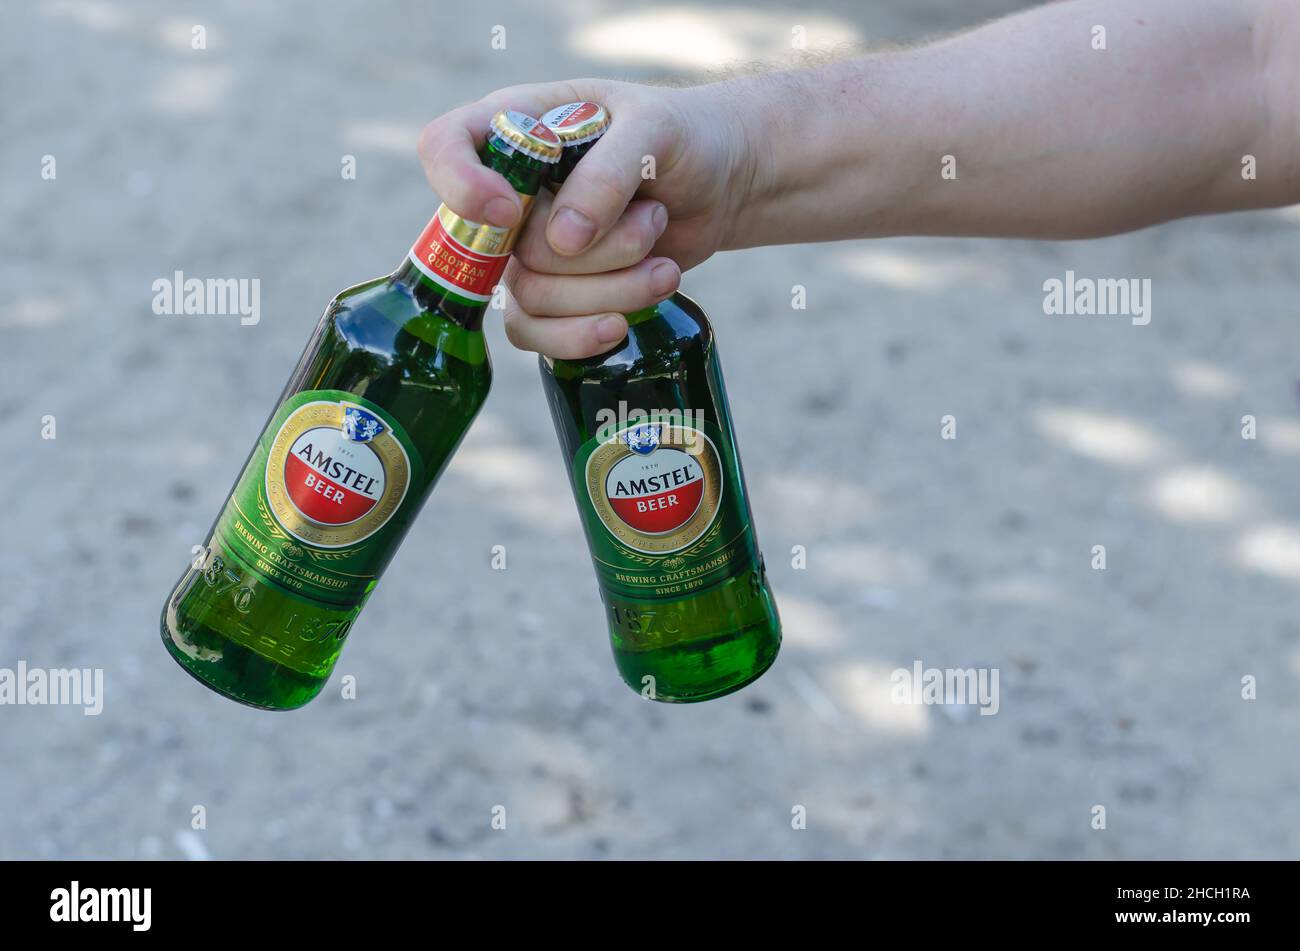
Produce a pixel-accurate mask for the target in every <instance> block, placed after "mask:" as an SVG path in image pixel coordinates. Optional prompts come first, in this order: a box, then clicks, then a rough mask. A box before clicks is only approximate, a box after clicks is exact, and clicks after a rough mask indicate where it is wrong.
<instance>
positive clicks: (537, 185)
mask: <svg viewBox="0 0 1300 951" xmlns="http://www.w3.org/2000/svg"><path fill="white" fill-rule="evenodd" d="M479 158H480V159H481V160H482V162H483V164H484V165H486V166H487V167H488V168H490V169H492V170H494V171H497V172H500V173H501V174H502V175H503V176H505V178H506V180H507V181H509V182H510V184H511V186H512V187H513V188H514V190H515V191H516V192H517V193H518V195H519V198H520V200H521V201H522V203H523V214H522V215H521V216H520V219H519V221H518V222H517V223H516V224H515V226H514V227H512V228H494V227H492V226H490V225H486V224H481V223H479V222H474V221H467V220H466V219H464V218H462V217H460V216H459V215H457V214H456V213H455V212H453V211H452V210H451V209H450V208H448V207H447V206H446V205H442V206H440V207H439V208H438V211H437V213H436V214H435V215H434V216H433V219H432V220H431V221H430V222H429V224H428V225H427V226H426V227H425V229H424V231H423V232H421V234H420V237H419V238H417V239H416V241H415V244H414V245H413V246H412V247H411V250H410V252H409V253H408V254H407V256H406V260H405V261H403V262H402V263H401V264H400V265H399V266H398V268H397V270H396V271H394V272H393V274H392V275H391V277H390V278H389V280H391V281H392V282H393V283H395V284H399V285H401V286H404V287H406V288H407V289H408V290H409V291H410V293H411V295H412V296H413V297H414V298H415V300H416V302H417V303H418V304H419V305H420V307H421V308H422V309H424V310H432V311H436V312H438V313H439V314H441V315H443V316H444V317H446V318H447V319H448V320H450V321H452V322H453V323H455V324H458V325H459V326H461V327H464V328H465V329H466V330H471V331H478V330H481V329H482V327H483V314H484V312H485V311H486V310H487V305H488V304H489V303H490V302H491V300H492V295H493V293H494V292H495V289H496V286H497V283H498V282H499V281H500V280H501V276H502V274H503V273H504V271H505V267H506V262H507V261H508V260H509V259H510V252H511V251H512V250H513V249H514V246H515V241H516V240H517V239H518V237H519V233H520V232H521V231H522V230H523V227H524V222H525V221H527V220H528V213H529V211H531V210H532V204H533V199H534V198H535V197H536V195H537V192H538V190H539V189H541V187H542V183H543V181H544V180H545V178H546V175H547V172H548V171H549V166H548V164H547V163H545V162H542V161H539V160H537V159H534V158H532V157H531V156H528V155H525V154H523V153H522V152H518V151H516V150H514V149H512V148H511V146H510V145H509V143H507V142H505V141H503V140H502V139H500V138H498V137H497V136H495V135H492V136H489V137H488V141H487V143H486V144H485V145H484V146H483V148H482V150H481V151H480V152H479Z"/></svg>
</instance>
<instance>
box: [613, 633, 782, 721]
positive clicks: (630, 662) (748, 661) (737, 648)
mask: <svg viewBox="0 0 1300 951" xmlns="http://www.w3.org/2000/svg"><path fill="white" fill-rule="evenodd" d="M755 641H757V643H755ZM780 652H781V635H780V629H779V628H778V629H777V631H776V632H775V634H774V636H773V632H770V631H767V630H765V631H763V632H762V636H760V637H755V632H753V631H750V632H744V633H742V634H740V635H735V634H732V635H728V636H725V637H721V638H718V639H716V640H714V641H712V642H711V643H704V644H701V643H698V642H697V643H693V644H690V645H689V646H684V647H675V648H663V649H660V650H655V651H647V652H621V651H618V650H617V649H616V650H615V651H614V661H615V663H616V664H617V665H618V669H619V673H620V674H621V675H622V677H623V682H624V683H626V684H627V685H628V686H629V687H631V688H632V689H633V690H635V691H636V692H637V693H639V694H641V696H643V697H644V698H645V699H647V700H654V701H657V702H659V703H701V702H703V701H705V700H716V699H718V698H719V697H725V696H726V695H727V694H730V693H735V692H736V691H737V690H742V689H744V688H745V687H748V686H749V685H750V684H752V683H753V682H754V681H756V680H758V678H759V677H762V676H763V674H765V673H767V671H768V670H769V669H770V668H771V667H772V665H773V664H774V663H775V662H776V658H777V655H778V654H779V653H780Z"/></svg>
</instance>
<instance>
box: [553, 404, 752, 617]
mask: <svg viewBox="0 0 1300 951" xmlns="http://www.w3.org/2000/svg"><path fill="white" fill-rule="evenodd" d="M688 415H689V414H688ZM696 422H697V423H698V425H685V424H682V423H680V422H677V421H671V420H667V419H661V420H656V419H653V418H652V419H650V420H649V421H648V422H645V423H639V424H638V425H635V426H627V427H625V428H622V429H619V430H618V431H617V432H614V433H612V434H610V435H608V436H607V437H606V438H602V437H601V435H600V434H598V435H597V437H596V438H595V439H592V440H590V441H589V442H587V443H586V444H585V445H584V446H583V447H582V448H581V449H580V450H579V451H578V454H577V456H576V457H575V459H574V468H573V479H574V484H575V486H577V487H578V492H577V495H578V500H579V507H580V508H581V509H582V512H583V519H584V521H585V522H586V527H587V537H588V540H589V541H590V542H591V549H592V558H593V560H594V561H595V565H596V573H597V575H598V577H599V579H600V582H601V585H602V586H603V587H604V588H606V590H609V591H612V592H615V593H619V594H623V595H625V596H627V597H632V598H678V597H682V596H684V595H687V594H689V593H691V592H693V591H697V590H699V589H702V588H705V587H708V586H711V585H714V584H718V583H719V582H722V581H725V580H726V579H728V578H731V577H733V576H735V575H737V574H739V573H741V572H742V571H745V570H747V569H749V568H751V567H753V566H754V565H755V564H756V563H757V560H758V552H757V547H756V545H755V543H754V533H753V531H752V529H751V527H750V520H749V505H748V502H747V501H746V499H745V495H744V483H743V481H742V480H741V478H740V474H739V469H738V466H737V463H736V458H735V448H734V446H733V445H732V442H731V440H730V438H728V437H727V435H726V434H724V433H722V432H721V431H720V430H719V429H718V428H717V427H716V426H714V425H713V424H712V423H710V422H707V421H705V420H697V421H696Z"/></svg>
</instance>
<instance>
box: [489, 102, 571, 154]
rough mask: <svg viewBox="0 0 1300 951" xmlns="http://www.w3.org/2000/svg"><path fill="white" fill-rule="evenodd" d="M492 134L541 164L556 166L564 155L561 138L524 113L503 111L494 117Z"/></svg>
mask: <svg viewBox="0 0 1300 951" xmlns="http://www.w3.org/2000/svg"><path fill="white" fill-rule="evenodd" d="M492 133H493V134H494V135H496V136H498V137H500V138H501V139H502V141H504V142H505V143H506V144H507V145H509V146H510V147H511V148H512V149H515V150H517V151H519V152H523V153H524V154H525V155H527V156H528V157H529V158H535V159H537V160H538V161H539V162H546V163H548V164H554V163H555V162H558V161H559V160H560V155H561V154H563V151H564V149H563V146H561V145H560V137H559V136H558V135H556V134H555V133H554V132H552V131H551V130H550V129H548V128H547V127H546V126H544V125H542V123H540V122H538V121H537V120H536V119H534V118H533V117H532V116H526V115H524V114H523V113H522V112H514V111H512V110H508V109H507V110H503V111H501V112H498V113H497V114H496V115H494V116H493V117H492Z"/></svg>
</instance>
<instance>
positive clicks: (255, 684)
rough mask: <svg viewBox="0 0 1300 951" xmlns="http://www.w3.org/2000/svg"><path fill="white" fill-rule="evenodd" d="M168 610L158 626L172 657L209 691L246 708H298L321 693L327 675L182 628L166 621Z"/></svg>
mask: <svg viewBox="0 0 1300 951" xmlns="http://www.w3.org/2000/svg"><path fill="white" fill-rule="evenodd" d="M169 606H170V605H169ZM167 615H168V612H167V610H164V611H163V616H162V621H161V625H160V626H161V634H162V642H163V645H164V646H165V647H166V648H167V652H168V653H169V654H171V656H172V659H173V660H175V661H176V663H177V664H179V665H180V666H181V669H183V670H184V671H185V672H186V673H187V674H189V675H190V676H191V677H193V678H194V679H195V680H197V681H198V682H199V683H201V684H203V686H205V687H207V688H208V689H209V690H211V691H213V692H214V693H219V694H221V696H223V697H228V698H229V699H231V700H234V701H235V702H236V703H242V704H243V705H244V706H246V707H253V708H254V709H256V710H270V711H274V712H287V711H289V710H297V709H299V708H300V707H302V706H304V705H306V704H307V703H309V702H310V701H311V700H312V699H313V698H314V697H315V696H316V695H317V694H319V693H320V692H321V689H322V688H323V687H324V686H325V681H326V680H328V679H329V678H328V677H311V676H308V675H306V674H302V673H299V672H297V671H294V670H290V669H289V668H287V667H285V666H284V665H283V664H277V663H276V662H275V661H272V660H268V659H267V658H265V657H263V656H262V655H261V654H258V653H256V652H255V651H251V650H249V649H248V648H246V647H243V646H241V645H239V644H236V643H234V642H233V641H230V640H228V639H226V638H224V637H222V636H221V635H220V634H218V633H217V632H216V631H211V630H208V629H207V628H201V629H198V630H194V631H187V632H184V633H182V632H181V631H179V630H177V629H175V628H174V627H173V626H172V625H169V624H168V616H167ZM259 686H260V689H259Z"/></svg>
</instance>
